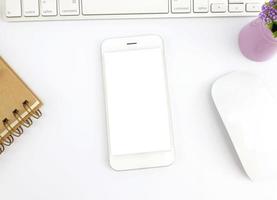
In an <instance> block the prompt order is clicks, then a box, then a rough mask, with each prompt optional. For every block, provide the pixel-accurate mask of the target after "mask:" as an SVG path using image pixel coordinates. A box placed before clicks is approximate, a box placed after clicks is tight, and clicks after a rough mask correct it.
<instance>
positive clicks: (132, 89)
mask: <svg viewBox="0 0 277 200" xmlns="http://www.w3.org/2000/svg"><path fill="white" fill-rule="evenodd" d="M102 63H103V77H104V78H103V79H104V88H105V103H106V119H107V132H108V144H109V160H110V165H111V167H112V168H113V169H115V170H128V169H139V168H149V167H159V166H168V165H170V164H171V163H172V162H173V161H174V157H175V153H174V145H173V131H172V120H171V112H170V106H169V96H168V85H167V75H166V65H165V56H164V48H163V41H162V39H161V38H160V37H159V36H156V35H150V36H140V37H127V38H116V39H109V40H105V41H104V42H103V44H102Z"/></svg>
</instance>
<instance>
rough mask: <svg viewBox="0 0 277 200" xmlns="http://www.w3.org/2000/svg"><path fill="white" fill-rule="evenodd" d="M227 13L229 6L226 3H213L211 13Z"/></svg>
mask: <svg viewBox="0 0 277 200" xmlns="http://www.w3.org/2000/svg"><path fill="white" fill-rule="evenodd" d="M226 11H227V5H226V4H225V3H212V4H211V12H213V13H225V12H226Z"/></svg>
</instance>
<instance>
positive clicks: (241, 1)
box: [229, 0, 244, 4]
mask: <svg viewBox="0 0 277 200" xmlns="http://www.w3.org/2000/svg"><path fill="white" fill-rule="evenodd" d="M229 3H238V4H240V3H244V0H229Z"/></svg>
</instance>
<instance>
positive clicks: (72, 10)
mask: <svg viewBox="0 0 277 200" xmlns="http://www.w3.org/2000/svg"><path fill="white" fill-rule="evenodd" d="M79 14H80V7H79V0H60V15H63V16H73V15H79Z"/></svg>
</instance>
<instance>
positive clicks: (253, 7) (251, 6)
mask: <svg viewBox="0 0 277 200" xmlns="http://www.w3.org/2000/svg"><path fill="white" fill-rule="evenodd" d="M261 9H262V6H261V4H259V3H247V4H246V11H247V12H260V11H261Z"/></svg>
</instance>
